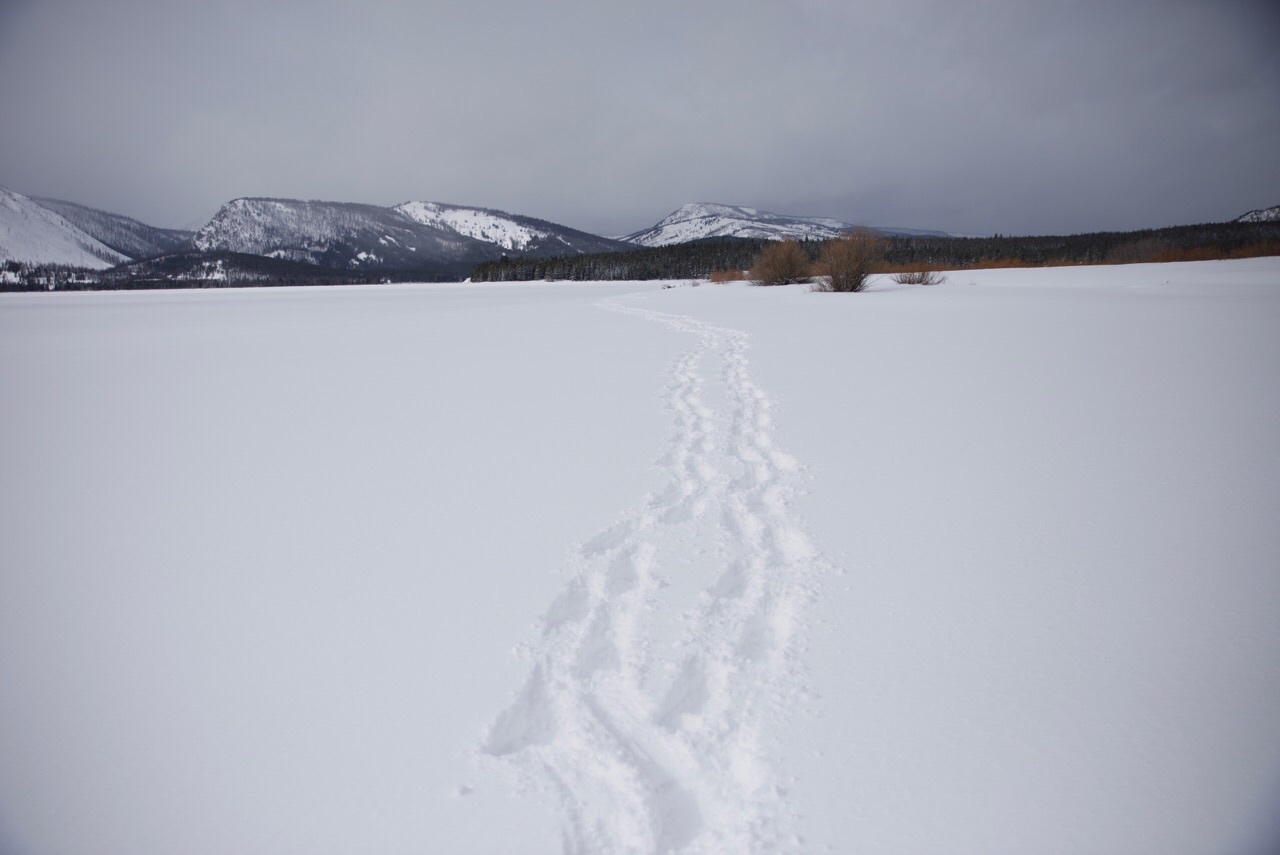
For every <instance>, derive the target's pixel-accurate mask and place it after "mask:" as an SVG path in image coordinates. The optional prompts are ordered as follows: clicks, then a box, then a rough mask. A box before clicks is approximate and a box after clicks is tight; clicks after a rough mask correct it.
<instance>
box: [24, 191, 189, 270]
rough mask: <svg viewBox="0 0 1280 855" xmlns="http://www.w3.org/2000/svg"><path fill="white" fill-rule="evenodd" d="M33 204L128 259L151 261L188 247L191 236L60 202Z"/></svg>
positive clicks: (40, 200)
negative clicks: (59, 217)
mask: <svg viewBox="0 0 1280 855" xmlns="http://www.w3.org/2000/svg"><path fill="white" fill-rule="evenodd" d="M34 201H35V202H37V203H39V204H40V205H41V206H42V207H44V208H48V209H49V210H50V211H53V212H54V213H55V214H59V215H61V216H62V217H63V218H64V219H66V220H67V221H68V222H69V223H71V224H72V225H74V226H75V227H76V228H78V229H80V230H81V231H83V232H85V233H86V234H88V235H90V236H92V237H93V238H95V239H96V240H98V241H99V242H101V243H103V244H105V245H107V246H109V247H111V248H112V249H114V250H116V251H117V252H120V253H123V254H125V255H127V256H129V258H131V259H135V260H136V259H140V258H153V257H155V256H157V255H163V254H165V253H168V252H178V251H180V250H182V249H186V248H188V247H190V246H191V238H192V237H193V236H194V234H195V233H194V232H188V231H183V230H182V229H161V228H156V227H155V226H149V225H147V224H146V223H143V222H139V221H138V220H135V219H133V218H132V217H126V216H123V215H121V214H113V213H111V212H109V211H100V210H98V209H97V208H90V207H87V206H85V205H77V204H76V203H74V202H66V201H63V200H61V199H43V198H36V199H35V200H34Z"/></svg>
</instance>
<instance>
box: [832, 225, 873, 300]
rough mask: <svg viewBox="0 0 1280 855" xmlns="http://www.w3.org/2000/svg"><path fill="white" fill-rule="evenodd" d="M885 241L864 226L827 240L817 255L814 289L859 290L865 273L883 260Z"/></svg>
mask: <svg viewBox="0 0 1280 855" xmlns="http://www.w3.org/2000/svg"><path fill="white" fill-rule="evenodd" d="M884 243H885V241H884V238H882V237H880V236H879V235H877V234H875V233H874V232H870V231H867V230H866V229H857V230H855V231H853V232H851V233H850V234H849V235H848V236H847V237H842V238H836V239H835V240H829V241H827V243H826V245H825V246H824V247H823V248H822V255H821V256H819V257H818V270H819V271H820V272H821V278H820V279H819V280H818V283H817V285H816V286H815V287H814V290H815V291H861V290H862V289H863V288H865V287H866V286H867V277H869V276H870V275H871V274H872V273H873V272H875V270H876V268H877V267H878V266H879V265H881V264H883V263H884Z"/></svg>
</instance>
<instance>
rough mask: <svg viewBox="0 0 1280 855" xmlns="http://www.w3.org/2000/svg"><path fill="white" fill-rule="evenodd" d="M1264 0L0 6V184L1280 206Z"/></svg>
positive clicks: (1070, 228) (1012, 214)
mask: <svg viewBox="0 0 1280 855" xmlns="http://www.w3.org/2000/svg"><path fill="white" fill-rule="evenodd" d="M1277 6H1280V4H1275V3H1272V2H1267V0H1256V1H1255V0H1101V1H1100V2H1093V0H1080V2H1070V3H1064V2H1060V0H1058V2H998V1H997V0H988V2H956V0H867V1H866V2H854V0H773V2H768V1H767V0H703V2H699V0H677V2H669V0H641V1H640V2H631V3H626V4H621V3H612V2H608V0H588V1H587V2H577V0H565V2H555V0H544V2H529V0H489V2H485V0H457V2H453V0H447V2H441V1H440V0H434V1H433V0H364V2H359V3H355V2H336V0H335V1H334V2H315V0H310V1H309V2H303V1H302V0H292V2H289V0H274V2H270V3H266V2H261V0H252V2H249V1H248V0H201V2H191V1H190V0H111V2H104V0H0V184H2V185H4V186H7V187H9V188H10V189H13V190H17V191H18V192H21V193H26V194H29V195H44V196H54V197H59V198H65V199H69V200H71V201H76V202H81V203H83V204H88V205H92V206H94V207H100V208H106V209H108V210H112V211H116V212H118V213H123V214H128V215H130V216H134V217H137V218H139V219H141V220H144V221H146V222H150V223H152V224H154V225H161V226H186V227H195V226H198V225H199V224H201V223H202V222H203V221H204V220H206V219H208V218H209V217H210V216H212V214H213V213H214V212H215V211H216V210H217V208H218V207H219V206H220V205H221V204H222V203H223V202H225V201H227V200H229V199H232V198H235V197H237V196H251V195H252V196H281V197H290V198H309V199H333V200H342V201H357V202H370V203H375V204H394V203H398V202H402V201H406V200H409V199H421V200H432V201H442V202H456V203H460V204H468V205H481V206H487V207H495V208H502V209H505V210H508V211H511V212H515V213H522V214H528V215H531V216H536V217H542V218H544V219H550V220H554V221H557V222H561V223H564V224H566V225H571V226H575V227H577V228H581V229H585V230H588V231H593V232H597V233H603V234H618V233H624V232H628V231H633V230H636V229H639V228H642V227H644V226H648V225H651V224H652V223H654V222H655V221H657V220H658V219H660V218H661V217H663V216H664V215H666V214H667V213H669V212H670V211H671V210H673V209H675V208H676V207H678V206H679V205H681V204H683V203H685V202H690V201H714V202H724V203H728V204H737V205H749V206H753V207H758V208H765V209H768V210H772V211H777V212H779V213H789V214H800V215H822V216H833V217H838V218H840V219H844V220H847V221H850V222H856V223H864V224H868V225H883V226H914V227H919V228H938V229H944V230H947V231H951V232H957V233H966V234H988V233H992V232H1002V233H1044V232H1079V231H1091V230H1097V229H1111V228H1139V227H1149V226H1151V227H1154V226H1163V225H1172V224H1180V223H1194V222H1205V221H1219V220H1224V219H1230V218H1232V217H1234V216H1236V215H1238V214H1241V213H1244V212H1245V211H1247V210H1249V209H1251V208H1258V207H1266V206H1270V205H1276V204H1280V156H1278V154H1277V153H1278V152H1280V50H1277V47H1276V46H1277V45H1280V11H1277V9H1276V8H1273V7H1277Z"/></svg>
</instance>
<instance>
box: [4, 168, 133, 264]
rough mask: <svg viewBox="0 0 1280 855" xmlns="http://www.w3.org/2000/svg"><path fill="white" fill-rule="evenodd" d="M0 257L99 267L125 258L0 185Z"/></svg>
mask: <svg viewBox="0 0 1280 855" xmlns="http://www.w3.org/2000/svg"><path fill="white" fill-rule="evenodd" d="M0 260H4V261H16V262H22V263H25V264H61V265H66V266H69V267H87V268H90V269H93V270H102V269H105V268H108V267H111V266H113V265H116V264H119V263H121V262H123V261H128V260H129V258H128V256H126V255H125V254H123V253H121V252H118V251H116V250H114V249H112V248H111V247H110V246H107V245H106V244H104V243H102V242H101V241H100V240H98V239H97V238H95V237H94V236H93V235H91V234H89V233H87V232H85V231H84V230H83V229H80V228H78V227H77V226H76V225H75V224H74V223H72V222H70V221H69V220H67V219H66V218H65V217H63V216H62V215H61V214H58V213H56V212H54V211H51V210H49V209H48V208H46V207H44V206H43V205H41V204H39V203H37V202H36V201H35V200H34V199H31V198H30V197H28V196H23V195H22V194H21V193H15V192H13V191H12V190H8V189H6V188H4V187H0Z"/></svg>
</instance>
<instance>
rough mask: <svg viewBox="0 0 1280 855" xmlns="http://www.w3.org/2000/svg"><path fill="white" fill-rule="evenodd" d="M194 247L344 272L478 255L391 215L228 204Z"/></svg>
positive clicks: (335, 207)
mask: <svg viewBox="0 0 1280 855" xmlns="http://www.w3.org/2000/svg"><path fill="white" fill-rule="evenodd" d="M194 243H195V245H196V248H197V249H200V250H202V251H224V252H241V253H248V254H250V255H266V256H271V257H274V258H284V259H289V260H291V261H305V262H308V263H311V264H321V265H324V266H326V267H337V268H343V269H359V268H361V267H365V268H378V267H397V268H414V267H428V266H431V265H433V264H434V265H449V264H457V263H459V262H461V263H463V264H465V263H466V262H467V260H468V258H469V257H470V256H471V255H472V253H473V251H474V242H473V241H471V240H469V239H467V238H463V237H461V236H459V235H457V234H455V233H452V232H448V231H445V230H444V229H439V228H434V227H431V226H424V225H422V224H420V223H416V222H414V221H413V220H411V219H409V218H408V217H406V216H404V215H403V214H402V213H400V212H399V211H396V210H393V209H391V208H381V207H378V206H375V205H358V204H353V203H349V202H306V201H299V200H295V199H235V200H233V201H231V202H228V203H227V204H225V205H223V206H222V208H221V210H219V211H218V213H217V214H216V215H215V216H214V218H213V219H212V220H210V221H209V222H208V223H207V224H206V225H205V226H204V227H203V228H201V229H200V230H199V231H198V232H196V236H195V239H194Z"/></svg>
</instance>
